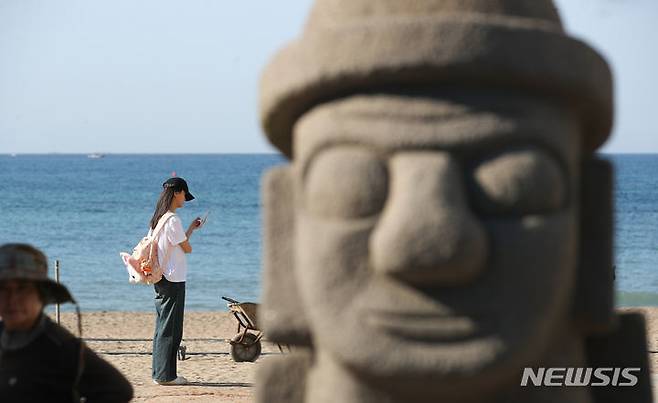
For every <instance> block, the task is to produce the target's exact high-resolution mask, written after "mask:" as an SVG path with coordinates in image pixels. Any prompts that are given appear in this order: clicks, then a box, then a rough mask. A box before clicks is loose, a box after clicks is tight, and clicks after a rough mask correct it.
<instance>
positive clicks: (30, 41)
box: [0, 0, 658, 153]
mask: <svg viewBox="0 0 658 403" xmlns="http://www.w3.org/2000/svg"><path fill="white" fill-rule="evenodd" d="M529 1H531V0H529ZM311 3H312V0H285V1H267V0H241V1H220V0H94V1H89V0H58V1H49V0H41V1H39V0H0V153H28V152H29V153H48V152H60V153H89V152H106V153H120V152H140V153H141V152H157V153H183V152H188V153H224V152H273V151H274V149H273V148H272V147H270V146H269V144H268V143H267V142H266V141H265V140H264V137H263V135H262V134H261V130H260V127H259V124H258V112H257V105H258V101H257V99H258V78H259V74H260V71H261V69H262V68H263V66H264V65H265V64H266V62H267V60H268V58H269V57H270V56H271V55H272V54H273V53H274V52H275V50H276V49H278V48H279V47H281V45H283V44H284V43H286V42H287V41H289V40H290V39H292V38H293V37H295V36H296V35H297V34H298V33H299V31H300V30H301V27H302V24H303V22H304V20H305V17H306V14H307V13H308V10H309V8H310V6H311ZM557 4H558V6H559V7H560V9H561V11H562V16H563V19H564V21H565V24H566V26H567V29H568V30H569V31H570V32H571V33H573V34H574V35H575V36H578V37H580V38H583V39H585V40H586V41H587V42H589V43H590V44H592V45H594V46H595V47H596V48H597V49H598V50H599V51H601V52H602V53H603V54H604V55H605V56H606V57H607V58H608V59H609V61H610V62H611V64H612V65H613V70H614V72H615V78H616V83H615V85H616V92H617V93H616V103H617V119H616V120H617V122H616V127H615V131H614V135H613V138H612V140H611V141H609V142H608V144H607V146H606V147H605V151H608V152H658V136H656V135H655V134H656V128H657V127H658V124H657V123H656V121H654V120H653V117H654V115H653V114H654V113H655V112H654V109H655V107H654V104H655V101H654V99H655V96H656V94H658V55H656V49H658V45H657V44H658V29H657V28H654V26H655V21H656V20H657V19H658V1H656V0H557Z"/></svg>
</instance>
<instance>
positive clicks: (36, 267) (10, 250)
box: [0, 244, 75, 304]
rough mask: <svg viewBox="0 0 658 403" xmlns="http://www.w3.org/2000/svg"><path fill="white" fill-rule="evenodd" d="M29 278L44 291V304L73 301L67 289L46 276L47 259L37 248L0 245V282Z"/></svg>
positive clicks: (22, 245) (23, 245) (20, 245)
mask: <svg viewBox="0 0 658 403" xmlns="http://www.w3.org/2000/svg"><path fill="white" fill-rule="evenodd" d="M5 280H29V281H34V282H35V283H38V284H39V285H40V286H41V287H40V288H41V290H42V291H43V292H44V294H45V295H43V297H44V299H45V300H44V301H43V302H44V304H52V303H64V302H75V300H74V299H73V297H72V296H71V293H69V290H68V289H67V288H66V287H64V286H63V285H62V284H59V283H57V282H55V281H53V280H51V279H50V278H49V277H48V261H47V259H46V256H45V255H44V254H43V253H42V252H41V251H40V250H38V249H36V248H35V247H33V246H31V245H27V244H5V245H2V246H0V282H2V281H5Z"/></svg>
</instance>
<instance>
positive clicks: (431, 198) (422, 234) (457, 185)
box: [370, 152, 488, 286]
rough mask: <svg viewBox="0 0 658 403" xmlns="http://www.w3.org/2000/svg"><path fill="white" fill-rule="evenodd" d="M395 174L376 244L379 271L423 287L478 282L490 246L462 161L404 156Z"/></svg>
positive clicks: (392, 170)
mask: <svg viewBox="0 0 658 403" xmlns="http://www.w3.org/2000/svg"><path fill="white" fill-rule="evenodd" d="M390 173H391V187H390V195H389V198H388V201H387V204H386V206H385V208H384V211H383V212H382V215H381V217H380V220H379V222H378V224H377V226H376V228H375V230H374V232H373V234H372V237H371V239H370V251H371V259H372V260H371V264H372V268H373V270H375V271H376V272H378V273H383V274H388V275H392V276H395V277H398V278H400V279H403V280H405V281H408V282H410V283H414V284H416V285H421V286H422V285H428V286H431V285H434V286H441V285H446V286H447V285H455V284H462V283H464V282H468V281H470V280H473V279H474V278H475V277H476V276H477V275H478V274H479V273H480V272H481V271H482V269H483V267H484V265H485V260H486V258H487V255H488V242H487V236H486V232H485V230H484V228H483V227H482V225H481V224H480V223H479V222H478V220H477V218H476V217H475V216H474V215H473V214H472V213H471V211H470V209H469V205H468V200H467V198H466V194H465V189H464V185H463V180H462V173H461V169H460V167H459V165H458V164H457V163H456V161H454V160H453V159H452V158H451V157H450V155H449V154H446V153H439V152H405V153H399V154H396V155H395V156H394V157H393V158H392V159H391V161H390Z"/></svg>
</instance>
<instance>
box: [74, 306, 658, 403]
mask: <svg viewBox="0 0 658 403" xmlns="http://www.w3.org/2000/svg"><path fill="white" fill-rule="evenodd" d="M633 310H640V311H642V312H643V313H644V314H645V317H646V318H647V325H648V329H649V334H648V340H649V350H650V351H651V353H650V354H649V356H650V361H651V367H652V373H653V374H658V308H634V309H633ZM185 315H186V317H185V335H184V344H185V345H186V346H187V357H186V358H187V359H186V360H185V361H179V374H180V375H183V376H185V377H186V378H187V379H188V380H189V381H190V382H191V384H190V385H186V386H166V387H165V386H159V385H154V384H153V383H152V381H151V337H152V332H153V322H154V315H153V314H152V313H128V312H93V313H84V314H83V331H84V338H85V339H86V340H87V343H88V345H89V346H90V347H91V348H93V349H94V350H95V351H96V352H98V353H100V354H101V355H102V356H103V357H104V358H105V359H107V360H108V361H110V362H111V363H113V364H114V365H115V366H117V367H118V368H119V369H120V370H121V371H122V372H123V373H124V374H125V375H126V376H127V377H128V379H129V380H130V382H131V383H132V384H133V387H134V388H135V399H134V400H133V401H134V402H161V403H165V402H167V403H174V402H176V403H177V402H181V401H185V402H232V403H246V402H251V401H253V396H254V386H253V384H254V374H255V370H256V368H257V367H258V365H259V364H260V363H262V362H263V361H265V360H267V359H268V357H271V356H273V355H275V354H279V350H278V348H277V346H276V345H273V344H271V343H268V342H264V344H263V355H261V357H260V358H259V359H258V360H257V361H256V362H255V363H236V362H233V360H232V359H231V356H230V354H229V345H228V343H227V342H226V340H227V339H229V338H231V337H232V336H233V335H234V334H235V333H236V327H237V325H236V322H235V320H234V319H233V317H232V316H231V315H230V314H229V313H228V312H187V313H186V314H185ZM74 319H75V318H74V314H72V313H64V314H62V323H63V324H64V325H65V326H67V327H68V328H69V329H74ZM655 381H656V378H655V375H654V390H655V387H656V382H655Z"/></svg>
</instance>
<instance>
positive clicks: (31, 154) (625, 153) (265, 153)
mask: <svg viewBox="0 0 658 403" xmlns="http://www.w3.org/2000/svg"><path fill="white" fill-rule="evenodd" d="M597 154H599V155H658V151H617V152H614V151H600V152H597ZM53 155H60V156H78V155H80V156H90V155H102V156H111V155H115V156H122V155H128V156H136V155H154V156H167V155H181V156H186V155H190V156H196V155H282V154H281V153H280V152H276V151H272V152H246V151H240V152H237V151H236V152H100V151H91V152H59V151H52V152H0V156H8V157H17V156H53Z"/></svg>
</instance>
